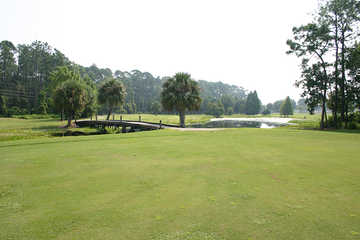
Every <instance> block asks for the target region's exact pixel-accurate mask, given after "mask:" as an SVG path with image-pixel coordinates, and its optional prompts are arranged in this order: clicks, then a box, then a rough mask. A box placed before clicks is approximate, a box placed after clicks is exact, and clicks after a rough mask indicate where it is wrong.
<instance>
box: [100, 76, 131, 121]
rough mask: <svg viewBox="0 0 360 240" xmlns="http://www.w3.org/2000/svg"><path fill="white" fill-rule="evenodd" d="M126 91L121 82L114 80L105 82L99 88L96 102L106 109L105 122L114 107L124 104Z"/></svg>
mask: <svg viewBox="0 0 360 240" xmlns="http://www.w3.org/2000/svg"><path fill="white" fill-rule="evenodd" d="M125 96H126V90H125V87H124V85H123V84H122V82H120V81H119V80H116V79H114V78H110V79H108V80H106V81H105V82H104V83H103V84H102V85H101V87H100V88H99V95H98V100H99V103H100V104H103V105H105V106H106V107H107V109H108V115H107V120H109V119H110V115H111V113H112V111H113V110H114V108H115V107H117V106H122V105H123V104H124V102H125Z"/></svg>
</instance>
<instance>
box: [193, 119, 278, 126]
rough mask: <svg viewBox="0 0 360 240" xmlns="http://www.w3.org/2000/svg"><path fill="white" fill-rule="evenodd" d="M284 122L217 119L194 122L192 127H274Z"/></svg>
mask: <svg viewBox="0 0 360 240" xmlns="http://www.w3.org/2000/svg"><path fill="white" fill-rule="evenodd" d="M283 125H284V124H281V123H273V122H259V121H240V120H216V121H210V122H207V123H204V124H193V125H190V126H189V127H191V128H274V127H280V126H283Z"/></svg>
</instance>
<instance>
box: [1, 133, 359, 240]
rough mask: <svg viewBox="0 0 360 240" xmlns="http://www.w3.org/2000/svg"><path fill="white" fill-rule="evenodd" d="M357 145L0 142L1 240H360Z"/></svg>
mask: <svg viewBox="0 0 360 240" xmlns="http://www.w3.org/2000/svg"><path fill="white" fill-rule="evenodd" d="M359 149H360V135H359V134H352V133H337V132H321V131H304V130H295V129H287V128H280V129H229V130H223V131H214V132H179V131H174V130H161V131H151V132H139V133H129V134H118V135H100V136H81V137H64V138H39V139H32V140H18V141H3V142H0V153H1V156H0V239H1V240H3V239H59V240H60V239H102V240H103V239H126V240H131V239H151V240H160V239H165V240H173V239H175V240H188V239H195V240H200V239H201V240H203V239H208V240H209V239H210V240H213V239H228V240H230V239H233V240H238V239H246V240H248V239H286V240H288V239H317V240H319V239H326V240H328V239H360V174H359V173H360V157H359Z"/></svg>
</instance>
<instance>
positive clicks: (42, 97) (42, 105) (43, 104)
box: [38, 90, 48, 115]
mask: <svg viewBox="0 0 360 240" xmlns="http://www.w3.org/2000/svg"><path fill="white" fill-rule="evenodd" d="M47 102H48V101H47V96H46V92H45V91H44V90H42V91H41V92H40V94H39V109H38V113H40V114H44V115H47V112H48V103H47Z"/></svg>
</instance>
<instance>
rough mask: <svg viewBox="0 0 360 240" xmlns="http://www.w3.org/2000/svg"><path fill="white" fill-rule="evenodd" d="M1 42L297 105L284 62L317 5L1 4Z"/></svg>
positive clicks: (307, 1)
mask: <svg viewBox="0 0 360 240" xmlns="http://www.w3.org/2000/svg"><path fill="white" fill-rule="evenodd" d="M0 6H1V10H2V11H1V15H0V29H1V30H0V41H1V40H5V39H6V40H10V41H12V42H13V43H14V44H19V43H27V44H29V43H31V42H32V41H34V40H40V41H45V42H48V43H49V44H50V45H51V46H53V47H55V48H57V49H59V50H60V51H62V52H63V53H64V54H65V55H66V56H67V57H69V58H70V60H72V61H75V62H76V63H79V64H81V65H84V66H89V65H91V64H93V63H95V64H96V65H97V66H98V67H101V68H104V67H109V68H111V69H112V70H113V71H114V70H117V69H119V70H121V71H130V70H133V69H138V70H140V71H147V72H150V73H152V74H153V75H154V76H171V75H173V74H174V73H176V72H180V71H182V72H188V73H190V74H191V75H192V77H193V78H194V79H197V80H199V79H202V80H208V81H222V82H225V83H229V84H235V85H238V86H242V87H244V88H246V89H248V90H257V91H258V95H259V97H260V99H261V100H262V102H263V103H268V102H273V101H275V100H278V99H282V98H285V97H286V96H287V95H290V96H291V97H293V98H295V99H298V98H299V93H300V91H299V89H296V88H295V87H294V82H295V80H296V79H298V78H299V75H300V71H299V67H298V65H299V63H300V62H299V60H298V59H296V58H295V57H293V56H287V55H286V54H285V52H286V50H287V45H286V40H287V39H288V38H291V36H292V34H291V29H292V27H293V26H296V25H300V24H305V23H307V22H308V21H310V19H311V16H310V13H312V12H313V10H315V8H316V7H317V0H272V1H269V0H258V1H255V0H253V1H241V0H237V1H235V0H234V1H230V0H228V1H227V0H221V1H220V0H218V1H211V0H180V1H177V0H127V1H122V0H114V1H110V0H102V1H100V0H99V1H90V0H86V1H85V0H61V1H55V0H43V1H42V0H33V1H32V0H23V1H20V0H0Z"/></svg>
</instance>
